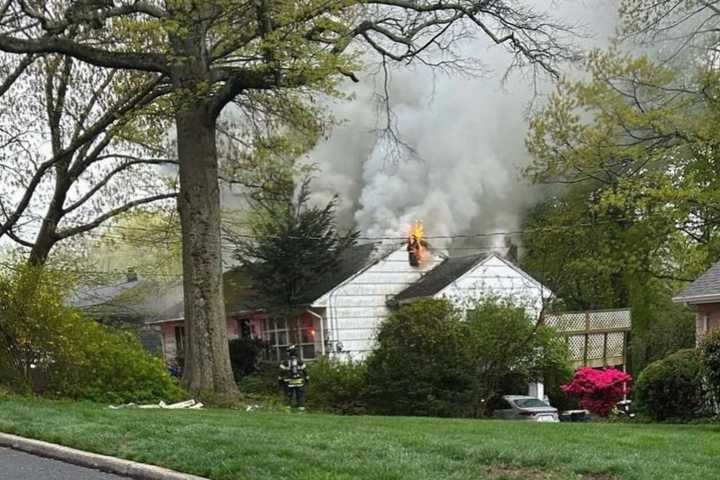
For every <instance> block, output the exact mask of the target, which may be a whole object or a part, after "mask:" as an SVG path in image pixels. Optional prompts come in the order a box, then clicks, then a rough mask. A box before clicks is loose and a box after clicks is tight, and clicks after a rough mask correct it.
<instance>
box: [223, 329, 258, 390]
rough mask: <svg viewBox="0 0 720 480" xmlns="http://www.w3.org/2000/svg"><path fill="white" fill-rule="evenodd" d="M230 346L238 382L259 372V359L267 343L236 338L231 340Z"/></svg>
mask: <svg viewBox="0 0 720 480" xmlns="http://www.w3.org/2000/svg"><path fill="white" fill-rule="evenodd" d="M228 346H229V350H230V364H231V365H232V369H233V373H234V374H235V380H236V381H239V380H240V379H241V378H242V377H245V376H247V375H250V374H252V373H254V372H256V371H257V369H258V358H259V356H260V354H261V353H262V352H263V351H264V349H265V346H266V342H265V341H263V340H261V339H259V338H235V339H233V340H230V342H229V344H228Z"/></svg>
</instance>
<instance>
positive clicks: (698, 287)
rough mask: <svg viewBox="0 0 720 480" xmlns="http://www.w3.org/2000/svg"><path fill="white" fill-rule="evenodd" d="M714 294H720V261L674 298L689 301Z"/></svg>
mask: <svg viewBox="0 0 720 480" xmlns="http://www.w3.org/2000/svg"><path fill="white" fill-rule="evenodd" d="M712 295H718V296H720V262H717V263H715V264H714V265H713V266H712V267H710V269H709V270H708V271H707V272H705V273H703V274H702V275H700V277H698V279H697V280H695V281H694V282H692V283H691V284H690V285H688V286H687V287H685V289H684V290H682V291H681V292H680V293H679V294H678V295H677V296H675V297H674V298H675V300H677V301H689V300H693V299H699V298H701V297H710V296H712Z"/></svg>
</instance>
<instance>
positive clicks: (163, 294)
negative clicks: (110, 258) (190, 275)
mask: <svg viewBox="0 0 720 480" xmlns="http://www.w3.org/2000/svg"><path fill="white" fill-rule="evenodd" d="M178 298H182V283H181V282H180V281H179V280H177V279H175V280H171V281H168V280H167V278H163V279H162V280H153V279H147V278H140V277H139V276H138V275H137V274H136V273H134V272H132V271H129V272H128V273H127V275H126V276H125V278H123V279H119V280H116V281H115V282H113V283H110V284H102V285H84V286H82V287H80V288H78V289H77V290H76V291H75V292H74V293H73V295H72V296H71V297H70V298H68V299H67V303H68V304H69V305H71V306H73V307H75V308H77V309H78V310H80V311H82V312H83V313H84V314H85V315H87V316H88V317H90V318H93V319H95V320H96V321H98V322H99V323H102V324H104V325H108V326H111V327H114V328H121V329H125V330H132V331H134V332H136V333H137V334H138V337H139V339H140V341H141V343H142V344H143V345H144V346H145V347H146V348H147V349H148V350H150V351H151V352H154V353H158V354H159V353H161V352H162V346H161V343H160V340H161V338H160V335H159V334H158V333H157V332H156V331H155V329H153V328H151V327H149V326H148V325H147V323H148V321H149V320H152V319H157V318H158V317H159V315H161V314H162V311H163V310H165V308H167V305H169V304H172V303H176V302H177V299H178Z"/></svg>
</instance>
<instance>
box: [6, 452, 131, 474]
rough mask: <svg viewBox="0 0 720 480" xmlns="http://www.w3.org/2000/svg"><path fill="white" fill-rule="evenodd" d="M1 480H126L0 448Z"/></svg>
mask: <svg viewBox="0 0 720 480" xmlns="http://www.w3.org/2000/svg"><path fill="white" fill-rule="evenodd" d="M0 479H2V480H128V479H127V477H120V476H118V475H112V474H110V473H103V472H100V471H98V470H92V469H90V468H84V467H77V466H75V465H71V464H69V463H64V462H59V461H57V460H51V459H49V458H43V457H36V456H35V455H29V454H27V453H23V452H18V451H16V450H9V449H7V448H2V447H0Z"/></svg>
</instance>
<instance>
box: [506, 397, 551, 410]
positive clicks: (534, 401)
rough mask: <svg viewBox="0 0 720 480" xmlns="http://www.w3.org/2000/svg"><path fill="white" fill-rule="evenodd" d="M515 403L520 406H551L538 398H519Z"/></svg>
mask: <svg viewBox="0 0 720 480" xmlns="http://www.w3.org/2000/svg"><path fill="white" fill-rule="evenodd" d="M514 402H515V405H517V406H518V407H520V408H534V407H549V406H550V405H548V404H547V403H545V402H543V401H542V400H540V399H538V398H518V399H516V400H514Z"/></svg>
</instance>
